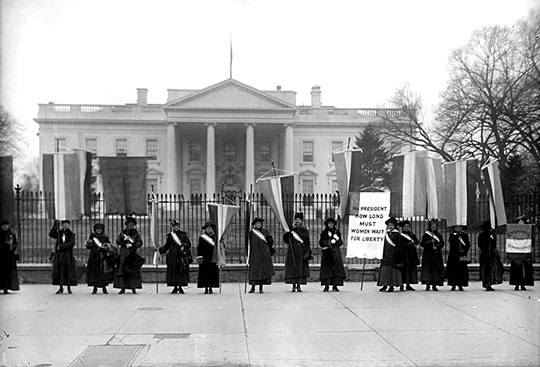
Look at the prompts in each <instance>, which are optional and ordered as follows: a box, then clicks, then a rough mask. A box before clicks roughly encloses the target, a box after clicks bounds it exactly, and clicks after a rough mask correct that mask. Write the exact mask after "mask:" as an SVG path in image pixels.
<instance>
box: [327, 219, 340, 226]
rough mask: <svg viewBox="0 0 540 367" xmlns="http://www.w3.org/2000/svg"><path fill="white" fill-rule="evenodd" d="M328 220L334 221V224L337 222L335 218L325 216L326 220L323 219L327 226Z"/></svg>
mask: <svg viewBox="0 0 540 367" xmlns="http://www.w3.org/2000/svg"><path fill="white" fill-rule="evenodd" d="M330 222H332V223H334V225H336V224H337V220H335V218H332V217H330V218H326V220H325V221H324V225H325V226H327V225H328V223H330Z"/></svg>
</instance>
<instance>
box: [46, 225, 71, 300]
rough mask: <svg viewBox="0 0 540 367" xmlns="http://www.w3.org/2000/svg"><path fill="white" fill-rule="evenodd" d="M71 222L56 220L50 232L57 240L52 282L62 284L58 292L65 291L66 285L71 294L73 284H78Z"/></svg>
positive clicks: (53, 258)
mask: <svg viewBox="0 0 540 367" xmlns="http://www.w3.org/2000/svg"><path fill="white" fill-rule="evenodd" d="M70 224H71V222H70V221H69V220H63V221H62V223H60V222H59V221H55V222H54V225H53V227H52V229H51V231H50V232H49V237H51V238H54V239H55V240H56V242H55V246H54V253H53V256H52V266H53V268H52V284H53V285H58V286H60V287H59V288H58V290H57V291H56V294H61V293H64V285H67V292H68V293H69V294H71V286H76V285H77V270H76V268H75V257H73V247H75V233H73V232H72V231H71V229H70V228H69V226H70Z"/></svg>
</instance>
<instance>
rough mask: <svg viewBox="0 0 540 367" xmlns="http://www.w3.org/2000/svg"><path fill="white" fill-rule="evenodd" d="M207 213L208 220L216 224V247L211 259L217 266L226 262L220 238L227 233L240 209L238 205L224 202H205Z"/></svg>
mask: <svg viewBox="0 0 540 367" xmlns="http://www.w3.org/2000/svg"><path fill="white" fill-rule="evenodd" d="M207 208H208V214H209V216H210V221H211V222H212V223H214V224H215V225H216V247H215V250H216V251H214V254H213V258H212V261H214V262H215V263H216V264H217V265H218V266H223V265H225V264H226V262H227V261H226V257H225V248H224V247H223V245H222V244H221V239H222V238H223V236H224V235H225V233H227V230H228V229H229V227H230V225H231V222H232V220H233V218H234V216H235V215H236V213H238V212H239V211H240V207H239V206H237V205H225V204H213V203H212V204H207Z"/></svg>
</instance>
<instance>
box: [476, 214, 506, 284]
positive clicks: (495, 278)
mask: <svg viewBox="0 0 540 367" xmlns="http://www.w3.org/2000/svg"><path fill="white" fill-rule="evenodd" d="M480 228H482V232H480V234H479V235H478V247H479V248H480V280H481V281H482V287H484V288H485V289H486V291H494V290H495V289H493V287H492V285H494V284H502V282H503V272H504V268H503V264H502V262H501V257H500V256H499V251H498V250H497V237H496V236H495V232H494V231H493V230H492V229H491V222H490V221H489V220H488V221H485V222H484V223H482V225H481V226H480Z"/></svg>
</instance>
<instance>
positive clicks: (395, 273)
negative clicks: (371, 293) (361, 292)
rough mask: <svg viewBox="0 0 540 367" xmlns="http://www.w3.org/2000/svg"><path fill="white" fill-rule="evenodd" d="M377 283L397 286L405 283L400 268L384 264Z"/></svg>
mask: <svg viewBox="0 0 540 367" xmlns="http://www.w3.org/2000/svg"><path fill="white" fill-rule="evenodd" d="M377 285H379V286H381V285H386V286H397V287H400V286H402V285H403V279H402V278H401V269H398V268H396V267H394V266H392V265H382V266H381V270H380V272H379V280H378V281H377Z"/></svg>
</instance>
